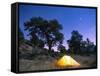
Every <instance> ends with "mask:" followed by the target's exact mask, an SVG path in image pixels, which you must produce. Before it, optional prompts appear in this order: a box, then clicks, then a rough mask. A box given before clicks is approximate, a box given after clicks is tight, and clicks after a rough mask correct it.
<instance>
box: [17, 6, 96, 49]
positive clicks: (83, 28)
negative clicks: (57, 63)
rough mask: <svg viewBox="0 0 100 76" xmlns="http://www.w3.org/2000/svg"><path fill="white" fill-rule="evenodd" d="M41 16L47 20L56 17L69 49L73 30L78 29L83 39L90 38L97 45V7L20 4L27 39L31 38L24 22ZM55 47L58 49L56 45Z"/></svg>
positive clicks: (20, 21)
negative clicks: (69, 40) (68, 42)
mask: <svg viewBox="0 0 100 76" xmlns="http://www.w3.org/2000/svg"><path fill="white" fill-rule="evenodd" d="M39 16H40V17H42V18H44V19H47V20H52V19H56V20H57V21H58V22H59V23H60V24H61V25H62V27H63V29H62V30H61V32H62V33H63V34H64V41H63V45H64V46H65V47H66V49H68V44H67V40H68V39H70V37H71V32H72V31H73V30H77V31H78V32H79V33H80V34H81V35H82V36H83V40H86V39H87V38H89V39H90V41H91V42H93V43H94V44H95V45H96V9H95V8H83V7H82V8H81V7H80V8H77V7H60V6H57V7H53V6H41V5H34V6H33V5H19V27H20V29H21V30H22V32H23V33H24V38H25V39H27V40H29V37H28V36H27V34H28V32H27V31H25V30H24V29H25V28H24V22H26V21H28V20H30V18H32V17H39ZM53 48H54V50H57V49H56V47H53Z"/></svg>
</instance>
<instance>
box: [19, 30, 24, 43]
mask: <svg viewBox="0 0 100 76" xmlns="http://www.w3.org/2000/svg"><path fill="white" fill-rule="evenodd" d="M18 38H19V41H21V40H24V34H23V32H22V31H21V29H20V28H18Z"/></svg>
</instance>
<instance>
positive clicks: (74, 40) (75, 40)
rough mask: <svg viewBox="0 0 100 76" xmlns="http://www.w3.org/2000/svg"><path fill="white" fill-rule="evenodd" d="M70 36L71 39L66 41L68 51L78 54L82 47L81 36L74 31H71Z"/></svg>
mask: <svg viewBox="0 0 100 76" xmlns="http://www.w3.org/2000/svg"><path fill="white" fill-rule="evenodd" d="M71 34H72V36H71V39H69V40H67V43H68V46H69V48H70V51H71V52H72V53H80V49H81V45H82V44H81V42H82V35H81V34H80V33H79V32H78V31H76V30H74V31H72V33H71Z"/></svg>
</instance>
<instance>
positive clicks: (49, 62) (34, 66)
mask: <svg viewBox="0 0 100 76" xmlns="http://www.w3.org/2000/svg"><path fill="white" fill-rule="evenodd" d="M72 58H73V59H75V60H76V61H77V62H79V63H80V64H81V66H80V67H82V68H85V67H92V66H93V65H94V64H95V59H96V58H95V56H94V55H90V56H81V55H72ZM56 61H57V59H55V58H52V57H49V56H45V55H42V56H41V55H40V56H37V57H35V58H33V59H23V58H22V59H19V70H20V71H36V70H51V69H61V68H58V67H57V66H55V62H56ZM80 67H78V68H80ZM67 68H73V67H66V68H65V69H67ZM63 69H64V68H63Z"/></svg>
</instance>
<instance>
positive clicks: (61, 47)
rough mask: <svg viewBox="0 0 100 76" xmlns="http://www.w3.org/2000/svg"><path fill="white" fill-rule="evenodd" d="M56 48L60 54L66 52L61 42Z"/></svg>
mask: <svg viewBox="0 0 100 76" xmlns="http://www.w3.org/2000/svg"><path fill="white" fill-rule="evenodd" d="M58 50H59V51H60V52H61V53H62V54H66V53H67V50H66V48H65V46H63V45H62V44H60V45H59V46H58Z"/></svg>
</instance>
